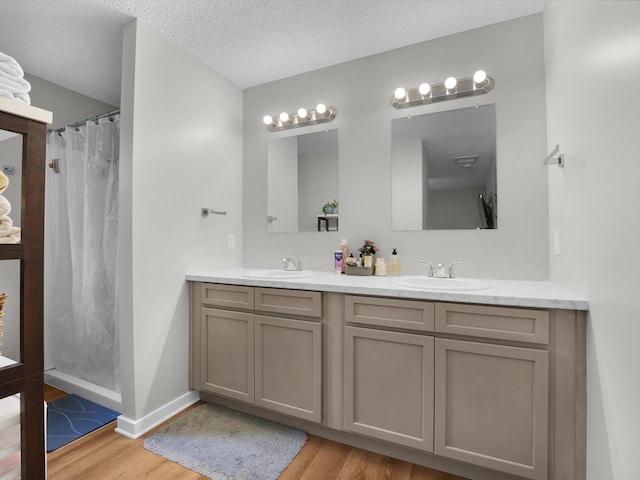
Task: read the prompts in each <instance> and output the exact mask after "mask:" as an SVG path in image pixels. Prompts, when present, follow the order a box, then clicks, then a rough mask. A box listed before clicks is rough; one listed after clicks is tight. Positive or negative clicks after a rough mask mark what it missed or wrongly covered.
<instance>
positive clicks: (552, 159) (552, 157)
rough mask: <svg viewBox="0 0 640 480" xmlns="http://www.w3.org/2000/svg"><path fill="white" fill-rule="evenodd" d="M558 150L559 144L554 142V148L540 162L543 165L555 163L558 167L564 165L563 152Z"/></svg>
mask: <svg viewBox="0 0 640 480" xmlns="http://www.w3.org/2000/svg"><path fill="white" fill-rule="evenodd" d="M559 152H560V145H559V144H556V148H554V149H553V151H552V152H551V153H550V154H549V155H547V158H545V159H544V161H543V162H542V163H544V164H545V165H557V166H559V167H564V153H559Z"/></svg>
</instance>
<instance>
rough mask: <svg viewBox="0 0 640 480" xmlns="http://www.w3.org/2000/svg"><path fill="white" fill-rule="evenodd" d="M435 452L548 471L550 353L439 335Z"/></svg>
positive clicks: (533, 473) (528, 473)
mask: <svg viewBox="0 0 640 480" xmlns="http://www.w3.org/2000/svg"><path fill="white" fill-rule="evenodd" d="M435 354H436V356H435V365H436V370H435V372H436V375H435V380H436V381H435V453H436V454H438V455H442V456H445V457H449V458H453V459H456V460H462V461H465V462H468V463H473V464H475V465H481V466H484V467H489V468H494V469H496V470H501V471H503V472H507V473H512V474H515V475H520V476H523V477H527V478H533V479H545V478H547V438H548V437H547V428H548V420H549V417H548V402H549V397H548V384H549V383H548V382H549V373H548V371H549V359H548V352H547V351H543V350H534V349H530V348H522V347H511V346H505V345H492V344H486V343H478V342H469V341H461V340H451V339H445V338H437V339H436V340H435Z"/></svg>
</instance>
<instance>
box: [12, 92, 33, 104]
mask: <svg viewBox="0 0 640 480" xmlns="http://www.w3.org/2000/svg"><path fill="white" fill-rule="evenodd" d="M13 99H14V100H16V101H18V102H22V103H25V104H27V105H31V97H30V96H29V94H28V93H15V94H14V95H13Z"/></svg>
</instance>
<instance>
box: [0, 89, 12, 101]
mask: <svg viewBox="0 0 640 480" xmlns="http://www.w3.org/2000/svg"><path fill="white" fill-rule="evenodd" d="M0 97H5V98H9V99H11V100H15V99H16V97H15V95H14V94H13V93H11V92H10V91H9V90H6V89H4V88H2V87H0Z"/></svg>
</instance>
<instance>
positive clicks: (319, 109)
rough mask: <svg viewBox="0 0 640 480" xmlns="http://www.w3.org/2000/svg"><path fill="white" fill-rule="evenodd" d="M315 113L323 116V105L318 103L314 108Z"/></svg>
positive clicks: (325, 108)
mask: <svg viewBox="0 0 640 480" xmlns="http://www.w3.org/2000/svg"><path fill="white" fill-rule="evenodd" d="M316 112H318V113H319V114H320V115H324V114H325V113H327V106H326V105H325V104H324V103H319V104H318V105H317V106H316Z"/></svg>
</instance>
